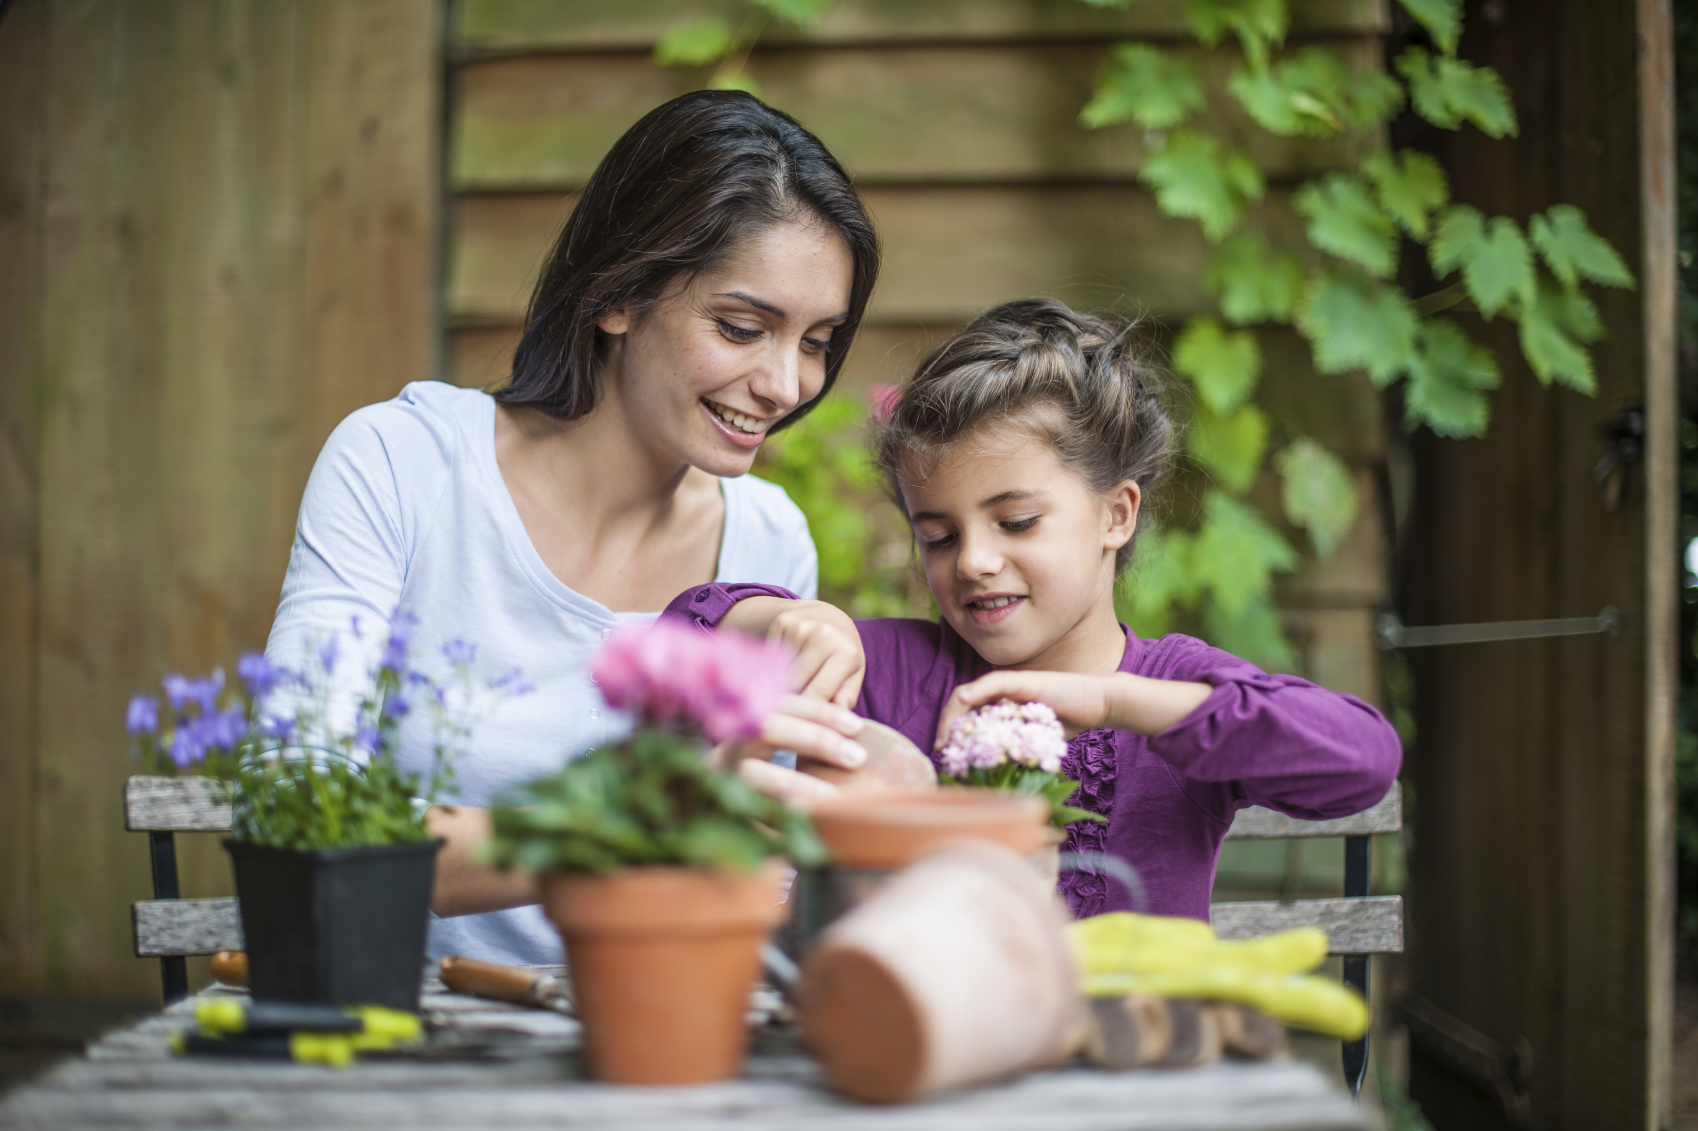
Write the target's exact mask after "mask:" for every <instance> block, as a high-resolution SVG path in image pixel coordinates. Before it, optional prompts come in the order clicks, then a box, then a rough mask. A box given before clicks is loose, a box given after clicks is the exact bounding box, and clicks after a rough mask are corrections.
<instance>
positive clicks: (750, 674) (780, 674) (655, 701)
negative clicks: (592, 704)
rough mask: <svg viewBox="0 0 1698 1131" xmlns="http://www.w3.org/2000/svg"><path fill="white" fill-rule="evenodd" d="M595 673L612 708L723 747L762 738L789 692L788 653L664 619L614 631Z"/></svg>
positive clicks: (741, 637) (596, 665)
mask: <svg viewBox="0 0 1698 1131" xmlns="http://www.w3.org/2000/svg"><path fill="white" fill-rule="evenodd" d="M591 674H592V676H593V677H594V678H595V681H596V684H597V686H599V687H600V688H601V694H602V698H604V699H606V700H607V702H608V705H609V706H611V707H616V708H618V709H620V710H625V711H630V712H631V713H632V714H634V715H638V716H640V717H641V718H643V719H644V720H646V721H648V722H650V723H655V724H659V725H661V726H669V725H670V726H677V725H684V726H688V727H693V728H696V729H699V730H700V731H701V732H702V733H703V734H705V735H706V736H707V737H708V739H709V740H710V741H713V742H726V741H728V740H730V739H733V738H747V737H749V736H751V735H754V734H758V733H759V732H760V729H761V721H762V720H763V719H765V718H766V716H767V715H768V714H770V713H771V712H772V711H773V709H774V708H776V707H777V706H778V701H779V700H780V699H782V698H783V697H784V695H785V693H786V692H787V691H789V690H790V655H789V653H788V652H786V651H785V650H784V649H783V648H781V647H778V646H776V645H772V644H767V643H765V642H763V641H759V640H753V639H751V638H749V637H746V636H742V635H740V634H738V633H735V632H716V633H711V634H710V633H704V632H701V631H700V630H698V629H696V628H694V627H692V626H690V625H689V624H686V623H685V622H683V621H680V620H676V619H673V618H669V617H662V618H661V619H660V620H658V621H656V622H655V623H654V624H652V625H650V626H648V627H647V628H623V629H620V630H619V631H617V632H615V633H614V634H613V635H612V636H611V637H609V638H608V641H607V643H606V644H604V645H602V648H601V651H600V652H599V653H597V655H596V658H595V663H594V665H593V666H592V667H591Z"/></svg>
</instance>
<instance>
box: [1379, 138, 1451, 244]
mask: <svg viewBox="0 0 1698 1131" xmlns="http://www.w3.org/2000/svg"><path fill="white" fill-rule="evenodd" d="M1362 172H1364V173H1366V174H1367V175H1368V179H1369V180H1371V181H1373V182H1374V188H1375V189H1376V190H1377V191H1378V193H1379V198H1380V207H1382V208H1384V209H1385V210H1386V212H1387V213H1389V214H1390V215H1391V217H1392V219H1394V220H1396V221H1397V222H1398V223H1399V224H1401V225H1402V226H1403V230H1404V231H1406V232H1408V233H1409V234H1410V235H1412V236H1414V237H1415V238H1416V239H1418V240H1424V239H1426V238H1427V232H1428V231H1429V230H1430V228H1431V220H1430V217H1431V216H1432V214H1433V213H1434V212H1437V211H1438V210H1439V209H1441V208H1443V207H1444V206H1445V205H1446V204H1448V203H1449V202H1450V185H1449V184H1448V183H1447V182H1446V180H1445V175H1444V170H1443V169H1442V168H1440V167H1439V163H1438V162H1437V161H1435V160H1433V159H1432V158H1431V157H1429V156H1428V155H1427V154H1425V153H1421V152H1419V151H1417V150H1414V149H1405V150H1402V151H1401V152H1398V151H1393V150H1390V149H1376V150H1375V151H1374V152H1372V153H1370V154H1368V156H1367V157H1366V158H1364V159H1363V161H1362Z"/></svg>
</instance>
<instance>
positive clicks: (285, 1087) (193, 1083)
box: [0, 980, 1364, 1131]
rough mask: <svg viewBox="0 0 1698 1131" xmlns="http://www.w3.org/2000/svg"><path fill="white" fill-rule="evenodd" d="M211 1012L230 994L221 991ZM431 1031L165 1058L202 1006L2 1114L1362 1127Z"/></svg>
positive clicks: (444, 1003)
mask: <svg viewBox="0 0 1698 1131" xmlns="http://www.w3.org/2000/svg"><path fill="white" fill-rule="evenodd" d="M205 992H206V993H209V994H217V993H229V992H232V991H228V990H223V989H218V988H215V989H212V990H208V991H205ZM422 1009H423V1010H424V1012H425V1014H426V1017H427V1019H428V1020H430V1021H431V1022H433V1024H432V1026H431V1028H432V1033H431V1037H430V1040H429V1042H428V1043H427V1045H426V1046H425V1047H424V1048H423V1049H421V1050H419V1051H418V1052H416V1053H413V1054H408V1055H405V1056H403V1055H393V1054H392V1055H391V1056H390V1057H387V1058H384V1059H365V1060H362V1061H361V1062H360V1063H358V1064H356V1065H354V1066H353V1067H351V1068H347V1069H341V1070H338V1069H332V1068H325V1067H321V1066H318V1065H297V1064H288V1063H278V1062H268V1061H253V1060H219V1059H202V1058H191V1059H181V1058H176V1057H173V1056H171V1054H170V1052H169V1051H168V1048H167V1044H168V1041H169V1038H170V1035H171V1034H172V1033H173V1032H176V1031H178V1030H182V1029H189V1028H192V1027H193V1004H192V1001H185V1002H180V1003H178V1004H177V1005H175V1006H173V1007H171V1008H170V1009H168V1010H166V1011H165V1012H164V1013H163V1014H160V1015H158V1016H156V1017H152V1018H149V1019H148V1020H146V1021H143V1022H141V1023H139V1024H137V1025H135V1026H133V1027H131V1028H129V1029H123V1030H119V1031H117V1032H115V1033H112V1034H109V1035H108V1036H106V1037H103V1038H102V1039H100V1040H99V1041H97V1042H95V1043H94V1044H92V1045H91V1046H90V1047H89V1050H88V1055H87V1057H86V1058H83V1059H79V1060H76V1061H74V1062H71V1063H69V1064H65V1065H62V1066H61V1067H59V1068H58V1069H56V1070H54V1071H53V1072H52V1073H50V1074H49V1075H47V1076H45V1077H44V1078H42V1079H41V1080H39V1081H37V1082H35V1083H33V1084H31V1085H29V1086H27V1087H24V1088H20V1089H18V1090H17V1091H14V1092H12V1093H10V1094H9V1095H7V1096H5V1097H4V1099H3V1100H0V1126H4V1127H31V1128H36V1127H39V1128H53V1129H55V1131H70V1129H74V1128H84V1127H86V1128H96V1127H99V1128H112V1127H244V1128H248V1127H252V1128H301V1129H305V1128H313V1129H342V1128H348V1129H353V1128H376V1127H419V1128H479V1127H487V1128H498V1129H499V1131H528V1129H531V1128H544V1127H551V1128H552V1127H598V1128H599V1127H613V1128H650V1127H653V1128H679V1129H690V1131H695V1129H701V1131H706V1129H709V1128H720V1127H731V1126H735V1127H738V1128H752V1129H757V1131H759V1129H770V1131H790V1129H792V1128H797V1127H825V1128H871V1129H879V1131H895V1129H898V1128H903V1129H911V1131H1016V1129H1018V1131H1026V1129H1031V1131H1040V1129H1041V1131H1051V1129H1054V1128H1065V1129H1066V1131H1099V1129H1101V1131H1108V1129H1111V1128H1112V1129H1115V1131H1120V1129H1134V1128H1139V1129H1142V1128H1148V1129H1152V1131H1153V1129H1158V1128H1159V1129H1161V1131H1217V1129H1218V1131H1229V1129H1230V1131H1237V1129H1249V1128H1254V1129H1258V1131H1261V1129H1273V1128H1280V1129H1286V1128H1290V1129H1297V1128H1301V1129H1303V1131H1334V1129H1344V1128H1351V1129H1359V1128H1362V1127H1363V1126H1364V1123H1363V1121H1362V1117H1361V1113H1360V1112H1359V1111H1358V1110H1357V1109H1356V1107H1355V1105H1354V1104H1353V1103H1351V1101H1350V1099H1349V1098H1348V1097H1347V1096H1346V1095H1345V1094H1344V1093H1343V1092H1341V1091H1339V1090H1338V1089H1337V1088H1336V1087H1335V1086H1334V1085H1332V1084H1331V1083H1329V1082H1328V1081H1327V1080H1326V1079H1325V1078H1324V1077H1323V1076H1322V1075H1321V1074H1320V1072H1319V1071H1317V1070H1316V1069H1314V1068H1313V1067H1311V1066H1309V1065H1307V1064H1301V1063H1297V1062H1292V1061H1284V1062H1276V1063H1269V1064H1232V1063H1226V1064H1220V1065H1216V1066H1213V1067H1210V1068H1203V1069H1192V1070H1187V1071H1173V1072H1129V1073H1118V1074H1111V1073H1102V1072H1095V1071H1091V1070H1087V1069H1064V1070H1060V1071H1053V1072H1040V1073H1033V1074H1031V1075H1028V1076H1025V1077H1022V1078H1020V1079H1017V1080H1014V1081H1011V1082H1008V1083H1004V1084H996V1085H991V1086H988V1087H984V1088H977V1089H974V1090H972V1091H969V1092H959V1093H955V1094H952V1095H949V1096H944V1097H941V1098H938V1099H935V1100H931V1101H928V1102H926V1103H921V1104H914V1105H909V1106H904V1107H889V1108H883V1107H866V1106H862V1105H860V1104H856V1103H853V1102H851V1101H848V1100H844V1099H841V1098H839V1097H837V1096H835V1095H833V1094H831V1093H830V1092H828V1091H826V1090H824V1088H823V1087H821V1084H820V1077H819V1072H818V1070H817V1069H816V1068H815V1066H814V1065H813V1063H812V1062H811V1061H809V1060H808V1059H807V1058H806V1057H804V1056H803V1055H801V1053H800V1052H799V1051H798V1050H797V1049H796V1048H795V1047H794V1039H793V1037H791V1036H790V1035H789V1030H787V1029H783V1028H767V1029H761V1030H759V1031H757V1034H756V1037H755V1041H754V1050H753V1052H752V1053H751V1055H750V1057H749V1059H748V1062H747V1065H746V1067H745V1070H744V1074H743V1076H742V1078H740V1079H737V1080H732V1081H727V1082H725V1083H721V1084H708V1085H699V1086H693V1087H675V1088H629V1087H618V1086H614V1085H609V1084H601V1083H597V1082H595V1081H592V1080H586V1079H584V1078H583V1077H582V1074H581V1069H580V1067H579V1064H578V1058H577V1049H578V1025H577V1022H575V1021H573V1020H571V1019H570V1018H567V1017H562V1016H560V1015H558V1014H553V1013H546V1012H542V1011H538V1010H526V1009H521V1008H519V1007H517V1006H506V1005H502V1004H499V1003H494V1002H487V1001H482V1000H480V999H477V998H470V997H462V996H460V995H458V994H450V993H445V992H443V988H442V986H441V984H440V983H437V982H434V980H427V983H426V994H425V997H424V999H423V1002H422Z"/></svg>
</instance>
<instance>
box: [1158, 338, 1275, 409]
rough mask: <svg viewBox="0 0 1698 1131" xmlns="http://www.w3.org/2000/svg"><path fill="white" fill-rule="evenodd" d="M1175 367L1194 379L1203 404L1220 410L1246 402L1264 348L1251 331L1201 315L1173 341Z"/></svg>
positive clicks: (1260, 368) (1259, 366)
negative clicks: (1232, 327)
mask: <svg viewBox="0 0 1698 1131" xmlns="http://www.w3.org/2000/svg"><path fill="white" fill-rule="evenodd" d="M1173 368H1174V369H1175V370H1177V371H1178V372H1180V373H1182V374H1184V375H1185V376H1187V377H1189V378H1190V379H1191V383H1192V384H1193V385H1195V386H1196V387H1197V395H1198V396H1200V397H1201V398H1202V399H1203V403H1204V404H1206V405H1208V406H1209V408H1210V409H1212V410H1213V411H1215V412H1217V413H1227V412H1231V411H1232V410H1233V409H1235V408H1237V407H1238V406H1239V405H1241V404H1243V403H1244V401H1245V399H1246V398H1247V397H1249V395H1250V393H1251V391H1252V390H1254V389H1255V387H1256V378H1257V376H1258V375H1259V374H1260V373H1261V371H1262V351H1261V349H1260V347H1258V346H1257V345H1256V335H1254V334H1252V333H1251V332H1250V331H1248V330H1228V329H1226V328H1225V327H1224V326H1222V325H1221V324H1220V322H1219V320H1218V319H1216V318H1214V317H1212V316H1210V315H1207V314H1201V315H1198V316H1197V317H1195V318H1192V319H1191V320H1190V321H1189V322H1187V323H1186V324H1185V329H1183V330H1181V331H1180V332H1179V337H1178V338H1177V339H1175V341H1174V343H1173Z"/></svg>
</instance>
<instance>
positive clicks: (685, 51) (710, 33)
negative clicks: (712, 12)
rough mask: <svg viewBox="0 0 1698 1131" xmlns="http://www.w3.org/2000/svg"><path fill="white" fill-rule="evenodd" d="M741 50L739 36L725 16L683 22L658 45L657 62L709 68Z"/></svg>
mask: <svg viewBox="0 0 1698 1131" xmlns="http://www.w3.org/2000/svg"><path fill="white" fill-rule="evenodd" d="M736 49H737V36H736V35H735V33H733V32H732V30H731V25H730V24H728V23H726V22H725V21H724V20H721V19H717V18H715V19H706V20H696V21H695V22H693V23H688V24H680V25H679V26H677V27H675V28H673V29H672V30H671V31H669V32H667V33H666V34H665V35H663V36H661V37H660V42H659V43H656V44H655V45H654V61H655V62H656V63H658V64H660V65H661V66H663V67H705V66H707V65H708V64H709V63H717V62H719V61H720V60H721V59H723V58H725V57H726V56H727V55H729V54H731V52H733V51H735V50H736Z"/></svg>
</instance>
